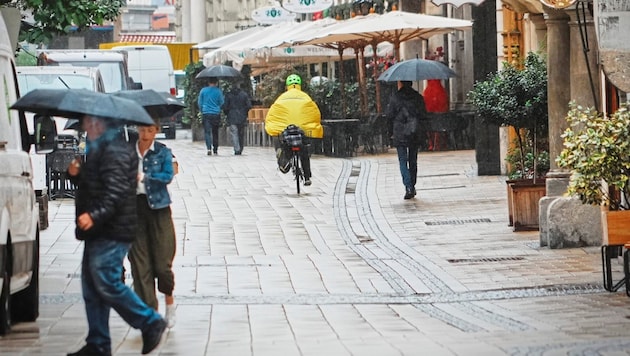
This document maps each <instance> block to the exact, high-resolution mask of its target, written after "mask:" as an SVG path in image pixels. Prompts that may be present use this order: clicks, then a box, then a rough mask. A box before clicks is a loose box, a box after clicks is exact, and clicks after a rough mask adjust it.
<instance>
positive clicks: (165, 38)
mask: <svg viewBox="0 0 630 356" xmlns="http://www.w3.org/2000/svg"><path fill="white" fill-rule="evenodd" d="M176 39H177V37H176V36H175V34H138V33H121V34H120V39H119V40H118V42H141V43H172V42H175V41H176Z"/></svg>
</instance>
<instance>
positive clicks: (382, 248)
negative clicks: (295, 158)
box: [0, 131, 630, 356]
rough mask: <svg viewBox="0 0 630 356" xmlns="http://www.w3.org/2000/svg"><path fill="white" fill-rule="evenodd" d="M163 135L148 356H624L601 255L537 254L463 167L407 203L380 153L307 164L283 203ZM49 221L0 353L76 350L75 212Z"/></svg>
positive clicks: (267, 162) (263, 176)
mask: <svg viewBox="0 0 630 356" xmlns="http://www.w3.org/2000/svg"><path fill="white" fill-rule="evenodd" d="M178 136H179V138H178V139H177V140H168V141H164V142H165V143H166V144H167V145H169V146H170V147H171V148H172V149H173V151H174V153H175V154H176V156H177V158H178V161H179V164H180V174H179V175H178V176H177V177H176V179H175V180H174V181H173V183H172V184H171V186H170V188H171V193H172V196H173V205H172V209H173V218H174V221H175V228H176V231H177V255H176V258H175V262H174V270H175V275H176V291H175V299H176V303H177V325H176V326H175V328H173V329H171V330H169V331H168V332H167V333H166V334H165V336H164V338H163V341H162V344H161V345H160V347H159V348H158V349H157V350H156V351H154V352H153V354H155V355H186V356H196V355H204V356H206V355H207V356H211V355H221V356H223V355H229V356H232V355H234V356H250V355H251V356H276V355H286V356H292V355H296V356H298V355H299V356H310V355H318V356H319V355H328V356H350V355H352V356H355V355H356V356H363V355H370V356H371V355H377V356H378V355H382V356H390V355H391V356H394V355H626V354H630V319H628V318H626V316H628V315H630V311H629V310H628V307H629V306H630V298H628V297H627V296H626V295H625V292H624V291H619V292H616V293H609V292H606V291H604V289H603V287H602V271H601V257H600V254H599V248H597V247H589V248H574V249H563V250H550V249H547V248H540V247H538V240H539V238H538V233H537V232H518V233H516V232H513V231H512V229H511V228H510V227H508V226H507V222H508V216H507V215H508V212H507V205H506V188H505V183H504V181H505V177H498V176H481V177H480V176H477V174H476V166H475V158H474V157H475V156H474V151H446V152H427V153H421V154H420V156H419V164H420V169H419V172H418V183H417V186H416V187H417V191H418V195H417V196H416V198H415V199H411V200H403V199H402V198H403V195H404V188H403V186H402V183H401V178H400V173H399V171H398V162H397V158H396V154H395V152H394V150H390V151H389V152H388V153H385V154H381V155H359V156H357V157H351V158H348V159H342V158H330V157H324V156H313V158H312V166H313V185H312V186H310V187H304V189H303V193H302V194H300V195H297V194H296V192H295V184H294V182H293V181H292V176H291V174H286V175H284V174H282V173H280V172H279V171H278V169H277V167H276V165H275V156H274V152H273V150H272V149H271V148H255V147H246V148H245V149H244V152H243V155H241V156H234V155H233V154H232V149H231V148H229V147H220V148H219V155H218V156H214V155H213V156H207V155H206V150H205V149H204V147H203V144H202V143H197V142H195V143H192V142H191V141H190V138H189V137H190V136H189V134H188V135H187V132H185V131H180V132H178ZM49 214H50V227H49V228H48V229H47V230H45V231H42V233H41V272H40V273H41V277H40V280H41V308H40V312H41V315H40V317H39V319H38V321H37V322H36V323H22V324H17V325H15V326H14V328H13V333H11V334H10V335H8V336H6V337H0V354H1V355H7V356H17V355H65V353H67V352H69V351H74V350H76V349H78V348H79V347H80V346H81V345H82V344H83V340H84V338H85V335H86V327H87V323H86V319H85V312H84V306H83V302H82V298H81V289H80V263H81V252H82V249H83V245H82V244H81V243H80V242H79V241H77V240H75V239H74V236H73V233H74V217H73V214H74V201H73V200H71V199H61V200H55V201H52V202H51V203H50V204H49ZM613 265H614V269H615V273H616V274H617V276H619V275H620V274H621V270H622V269H621V266H620V265H619V264H618V263H614V262H613ZM127 271H129V266H128V264H127ZM127 283H131V275H130V274H129V273H128V274H127ZM160 299H162V298H160ZM161 302H162V301H161ZM160 309H161V310H163V309H164V306H163V305H160ZM110 328H111V332H112V339H113V348H114V351H115V355H136V354H138V353H139V350H140V349H141V346H142V339H141V334H140V332H139V331H137V330H134V329H131V328H130V327H129V326H128V325H127V324H126V323H125V322H124V321H122V319H121V318H120V317H119V316H118V315H117V314H116V313H112V317H111V321H110Z"/></svg>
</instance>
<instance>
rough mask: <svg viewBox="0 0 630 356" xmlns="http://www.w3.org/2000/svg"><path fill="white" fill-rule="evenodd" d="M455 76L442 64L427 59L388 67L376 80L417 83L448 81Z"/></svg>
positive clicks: (413, 60)
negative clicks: (433, 80) (420, 81)
mask: <svg viewBox="0 0 630 356" xmlns="http://www.w3.org/2000/svg"><path fill="white" fill-rule="evenodd" d="M456 76H457V74H456V73H455V72H454V71H453V70H452V69H451V68H449V67H447V66H446V65H444V64H443V63H442V62H438V61H433V60H428V59H410V60H408V61H403V62H398V63H396V64H394V65H393V66H391V67H389V68H388V69H387V70H386V71H384V72H383V74H381V75H380V76H379V77H378V80H381V81H385V82H396V81H399V80H408V81H417V80H427V79H448V78H451V77H456Z"/></svg>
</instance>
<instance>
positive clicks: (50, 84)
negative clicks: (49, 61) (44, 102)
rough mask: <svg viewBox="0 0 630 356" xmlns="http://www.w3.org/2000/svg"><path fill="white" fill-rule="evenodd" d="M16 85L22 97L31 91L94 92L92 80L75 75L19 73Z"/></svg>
mask: <svg viewBox="0 0 630 356" xmlns="http://www.w3.org/2000/svg"><path fill="white" fill-rule="evenodd" d="M18 85H19V88H20V92H21V93H22V95H24V94H26V93H28V92H30V91H31V90H33V89H88V90H94V82H93V80H92V78H90V77H86V76H84V75H75V74H41V73H28V74H26V73H21V74H19V75H18Z"/></svg>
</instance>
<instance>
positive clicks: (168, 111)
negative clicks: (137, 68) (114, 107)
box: [112, 89, 186, 119]
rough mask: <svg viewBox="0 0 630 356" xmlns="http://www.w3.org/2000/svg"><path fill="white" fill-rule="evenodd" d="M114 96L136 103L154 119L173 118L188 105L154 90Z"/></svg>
mask: <svg viewBox="0 0 630 356" xmlns="http://www.w3.org/2000/svg"><path fill="white" fill-rule="evenodd" d="M112 95H115V96H118V97H121V98H125V99H130V100H133V101H135V102H136V103H138V104H140V106H142V107H143V108H144V109H145V110H146V111H147V112H148V113H149V115H150V116H151V117H152V118H154V119H159V118H163V117H171V116H173V115H175V114H176V113H178V112H179V111H181V110H182V109H183V108H185V107H186V104H184V103H182V102H181V101H179V100H177V99H176V98H175V97H173V96H172V95H170V94H168V93H158V92H157V91H155V90H153V89H143V90H121V91H118V92H115V93H112Z"/></svg>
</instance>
